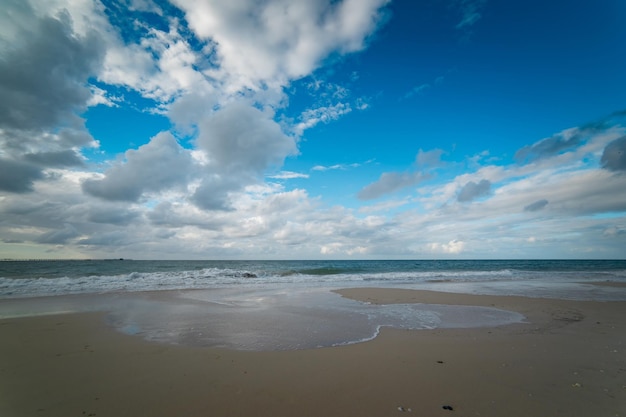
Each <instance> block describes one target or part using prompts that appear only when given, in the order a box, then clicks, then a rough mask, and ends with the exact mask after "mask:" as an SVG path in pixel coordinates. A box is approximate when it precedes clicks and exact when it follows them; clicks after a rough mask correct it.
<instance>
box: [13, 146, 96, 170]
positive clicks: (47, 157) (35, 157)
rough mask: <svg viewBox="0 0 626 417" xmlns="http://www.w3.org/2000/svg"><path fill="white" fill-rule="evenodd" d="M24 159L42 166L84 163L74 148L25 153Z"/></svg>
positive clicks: (69, 165) (67, 165) (65, 165)
mask: <svg viewBox="0 0 626 417" xmlns="http://www.w3.org/2000/svg"><path fill="white" fill-rule="evenodd" d="M24 160H26V161H28V162H30V163H32V164H35V165H39V166H44V167H72V166H82V165H84V163H83V160H82V158H81V157H80V156H78V155H77V154H76V151H74V150H65V151H57V152H38V153H27V154H26V155H24Z"/></svg>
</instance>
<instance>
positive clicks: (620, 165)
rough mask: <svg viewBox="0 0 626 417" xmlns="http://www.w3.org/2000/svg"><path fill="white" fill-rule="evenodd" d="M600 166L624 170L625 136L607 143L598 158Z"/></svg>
mask: <svg viewBox="0 0 626 417" xmlns="http://www.w3.org/2000/svg"><path fill="white" fill-rule="evenodd" d="M600 162H601V163H602V167H603V168H605V169H608V170H611V171H626V136H622V137H621V138H619V139H616V140H614V141H613V142H611V143H609V144H608V145H607V146H606V148H604V152H603V153H602V159H601V160H600Z"/></svg>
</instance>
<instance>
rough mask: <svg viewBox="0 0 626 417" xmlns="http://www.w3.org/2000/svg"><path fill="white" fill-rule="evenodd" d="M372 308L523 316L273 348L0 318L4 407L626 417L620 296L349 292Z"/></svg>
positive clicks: (12, 412) (74, 412)
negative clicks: (179, 341)
mask: <svg viewBox="0 0 626 417" xmlns="http://www.w3.org/2000/svg"><path fill="white" fill-rule="evenodd" d="M338 292H339V293H341V294H342V295H343V296H344V297H350V298H354V299H359V300H362V301H366V302H369V303H373V304H390V303H429V304H456V305H476V306H489V307H497V308H500V309H505V310H510V311H517V312H520V313H522V314H524V315H525V316H526V318H527V320H526V322H525V323H519V324H512V325H506V326H500V327H483V328H474V329H434V330H410V331H409V330H397V329H390V328H383V329H382V331H381V334H380V335H379V336H378V337H377V338H376V339H374V340H372V341H369V342H365V343H358V344H353V345H349V346H340V347H331V348H322V349H310V350H294V351H274V352H249V351H234V350H225V349H215V348H201V347H186V346H176V345H167V344H159V343H153V342H147V341H144V340H143V339H141V338H140V337H138V336H129V335H125V334H122V333H119V332H117V331H116V330H114V329H113V328H111V327H110V326H108V325H107V324H106V323H105V320H104V314H103V313H80V314H65V315H50V316H38V317H27V318H15V319H5V320H1V321H0V340H1V343H0V415H1V416H6V417H22V416H59V417H61V416H63V417H65V416H116V417H121V416H177V417H178V416H274V417H276V416H342V417H345V416H348V417H349V416H401V415H414V416H454V415H456V416H493V417H496V416H498V417H500V416H568V417H572V416H581V417H582V416H585V417H589V416H594V417H603V416H607V417H608V416H626V324H625V322H626V321H625V320H624V317H626V302H592V301H564V300H551V299H533V298H524V297H501V296H473V295H463V294H449V293H436V292H428V291H414V290H397V289H347V290H340V291H338Z"/></svg>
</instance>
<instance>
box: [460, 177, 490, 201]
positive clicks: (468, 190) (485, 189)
mask: <svg viewBox="0 0 626 417" xmlns="http://www.w3.org/2000/svg"><path fill="white" fill-rule="evenodd" d="M490 191H491V181H489V180H480V182H478V183H475V182H474V181H470V182H468V183H467V184H465V185H464V186H463V188H461V191H459V194H458V195H457V200H458V201H459V202H461V203H465V202H468V201H472V200H474V199H476V198H478V197H483V196H485V195H487V194H489V192H490Z"/></svg>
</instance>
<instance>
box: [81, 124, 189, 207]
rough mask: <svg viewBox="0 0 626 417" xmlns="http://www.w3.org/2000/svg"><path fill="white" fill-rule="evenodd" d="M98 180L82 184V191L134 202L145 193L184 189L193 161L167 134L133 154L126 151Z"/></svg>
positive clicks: (187, 152) (114, 199) (109, 198)
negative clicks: (176, 188) (174, 188)
mask: <svg viewBox="0 0 626 417" xmlns="http://www.w3.org/2000/svg"><path fill="white" fill-rule="evenodd" d="M125 157H126V159H125V161H120V162H116V163H115V164H114V165H113V167H111V168H110V169H109V170H108V171H107V172H106V173H105V175H104V177H103V178H101V179H90V180H86V181H84V182H83V184H82V188H83V191H85V192H86V193H88V194H90V195H93V196H95V197H99V198H102V199H105V200H112V201H138V200H139V198H140V197H141V196H142V194H143V193H145V192H159V191H162V190H166V189H169V188H172V187H176V186H180V187H184V186H186V183H187V180H188V178H189V174H190V169H191V168H192V167H193V160H192V158H191V154H190V152H189V151H187V150H185V149H183V148H182V147H181V146H180V145H179V144H178V142H177V141H176V139H175V138H174V137H173V136H172V135H171V134H170V133H168V132H161V133H159V134H158V135H156V136H155V137H153V138H152V139H151V140H150V142H149V143H147V144H146V145H143V146H141V147H139V149H137V150H132V149H131V150H128V151H126V154H125Z"/></svg>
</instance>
